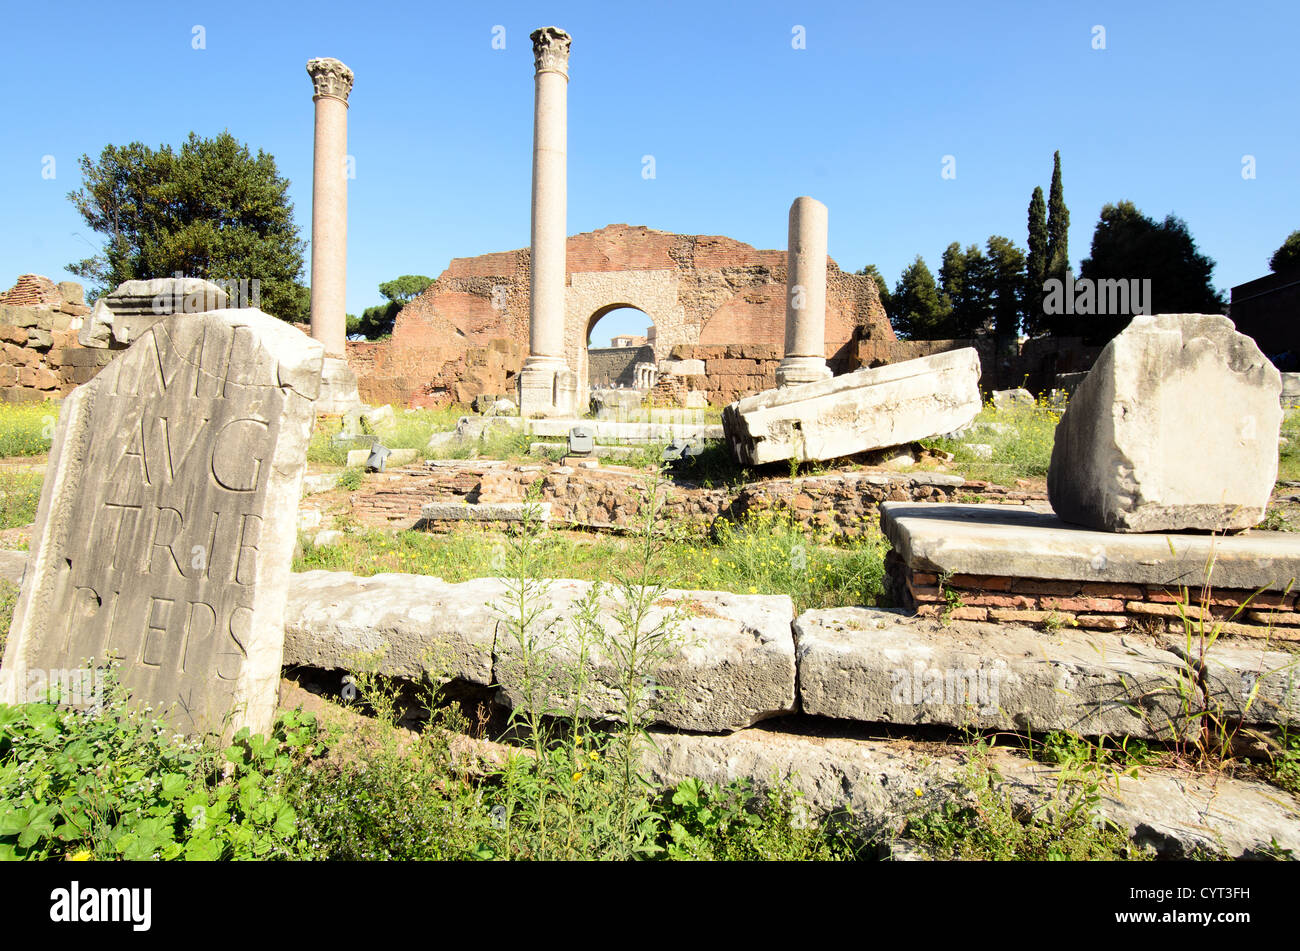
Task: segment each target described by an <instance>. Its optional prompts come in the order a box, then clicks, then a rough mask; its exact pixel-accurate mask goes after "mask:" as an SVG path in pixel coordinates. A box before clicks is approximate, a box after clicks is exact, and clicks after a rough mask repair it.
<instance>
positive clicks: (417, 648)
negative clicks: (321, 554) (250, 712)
mask: <svg viewBox="0 0 1300 951" xmlns="http://www.w3.org/2000/svg"><path fill="white" fill-rule="evenodd" d="M500 594H501V583H500V582H499V581H497V580H495V579H492V578H480V579H475V580H473V581H466V582H463V583H461V584H449V583H447V582H445V581H442V580H440V579H438V578H430V577H427V576H424V575H407V574H379V575H372V576H371V577H368V578H364V577H360V576H358V575H354V574H351V573H349V572H345V571H306V572H302V573H298V574H295V575H293V581H292V584H290V586H289V599H288V604H287V606H286V608H285V615H284V619H285V637H284V662H285V664H286V665H289V666H293V665H302V666H308V667H321V668H325V669H331V670H350V669H356V668H357V666H358V664H359V663H360V661H359V658H360V657H362V656H363V655H368V656H378V655H380V654H381V653H382V659H381V660H380V661H379V664H378V671H377V672H379V673H383V674H386V675H388V676H392V677H403V678H407V679H415V680H420V679H422V678H423V677H424V676H425V675H426V674H428V675H431V676H435V677H436V676H443V677H452V678H455V679H459V680H464V681H468V682H469V683H474V684H479V685H481V686H485V687H486V686H488V685H490V684H491V683H492V645H493V642H494V640H495V637H496V625H497V616H496V615H495V613H494V612H493V610H492V608H491V607H490V602H491V601H492V600H493V599H496V598H498V597H499V596H500Z"/></svg>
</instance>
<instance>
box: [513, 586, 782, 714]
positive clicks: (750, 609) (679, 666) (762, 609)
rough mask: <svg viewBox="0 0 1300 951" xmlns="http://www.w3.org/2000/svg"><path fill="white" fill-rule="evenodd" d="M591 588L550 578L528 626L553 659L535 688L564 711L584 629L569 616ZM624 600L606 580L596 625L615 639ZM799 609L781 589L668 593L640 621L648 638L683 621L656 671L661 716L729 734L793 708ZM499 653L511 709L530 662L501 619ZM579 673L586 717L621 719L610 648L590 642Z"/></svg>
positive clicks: (570, 701)
mask: <svg viewBox="0 0 1300 951" xmlns="http://www.w3.org/2000/svg"><path fill="white" fill-rule="evenodd" d="M591 588H592V585H591V583H590V582H585V581H553V582H550V583H549V586H548V588H547V590H546V593H545V597H544V601H545V604H546V607H545V609H544V610H543V612H542V614H541V616H540V617H539V618H538V619H537V621H536V623H535V627H534V628H532V629H531V630H532V633H531V636H532V637H533V638H534V639H535V643H536V644H538V645H539V646H541V647H542V648H543V649H544V650H545V651H546V652H547V655H548V659H547V661H546V663H547V664H548V665H550V667H549V669H547V670H546V671H545V672H544V674H543V677H542V679H543V681H544V686H540V685H539V687H538V689H539V690H542V691H545V693H546V697H547V705H548V706H553V707H555V708H556V709H559V710H568V709H571V708H572V705H573V681H572V676H573V673H574V671H575V670H576V669H577V665H578V656H579V635H578V633H577V631H576V630H575V626H574V624H573V623H572V619H573V618H574V617H575V616H576V614H577V611H578V608H579V605H580V604H581V602H582V601H583V599H584V598H585V597H586V596H587V594H588V593H589V592H590V591H591ZM618 597H619V595H618V594H617V593H616V592H615V590H614V589H613V588H612V587H611V586H608V585H606V586H604V591H603V594H602V596H601V597H600V599H599V602H598V610H597V613H596V617H595V623H596V625H597V626H598V627H600V628H601V629H603V630H604V631H606V632H608V633H610V634H612V635H614V636H615V637H621V636H623V632H622V627H621V621H620V619H619V616H618V609H619V605H620V604H621V602H620V601H619V600H618ZM793 616H794V605H793V603H792V602H791V601H790V599H789V598H788V597H785V596H783V595H782V596H772V595H738V594H731V593H729V592H725V591H678V590H667V591H664V592H663V593H662V595H661V596H660V597H659V598H658V599H657V600H656V601H655V602H654V604H653V606H652V607H651V608H650V610H649V612H648V614H647V616H646V617H645V619H644V621H643V625H642V628H641V630H642V632H643V637H644V635H645V634H646V633H649V632H653V631H655V630H657V629H658V628H659V626H660V625H662V624H664V623H665V622H667V621H668V620H669V619H670V618H673V617H676V618H677V620H676V628H675V634H674V635H673V637H674V643H676V644H677V649H676V650H674V651H673V652H672V654H671V655H670V656H669V657H668V659H667V660H665V661H664V662H663V663H661V664H659V665H658V666H657V667H656V668H655V669H654V670H653V671H651V672H650V674H651V676H652V679H653V682H652V683H651V684H650V685H649V694H650V695H651V696H653V698H654V701H655V704H656V710H655V714H654V719H655V722H657V723H660V724H663V725H666V726H672V727H677V728H679V729H683V730H694V731H699V732H707V733H717V732H731V731H733V730H739V729H743V728H744V727H747V726H751V725H752V724H754V723H757V722H758V721H760V720H763V719H766V718H768V717H772V716H779V715H781V714H785V713H791V712H793V711H794V710H795V663H794V639H793V636H792V635H791V631H790V622H791V620H792V619H793ZM643 643H644V642H643ZM643 650H644V647H643ZM496 654H497V660H496V668H495V674H496V679H497V683H498V684H499V685H500V689H499V691H498V697H499V699H500V700H501V701H502V702H503V703H504V704H506V705H507V706H512V707H513V706H515V705H517V704H518V703H519V702H520V699H521V698H522V696H523V694H524V689H525V680H524V667H523V665H522V664H521V662H520V651H519V645H518V638H517V636H515V635H514V634H512V633H511V631H510V628H509V626H508V625H506V624H504V623H503V625H502V626H501V627H500V628H499V629H498V635H497V642H496ZM582 670H583V671H584V672H585V676H586V678H587V686H586V690H585V701H586V707H587V710H588V713H587V715H588V716H595V717H609V718H613V719H620V718H621V713H620V711H622V710H623V709H624V707H625V702H624V698H623V696H622V695H621V694H620V692H619V690H618V687H617V684H618V683H619V678H620V673H619V670H618V669H617V665H616V664H615V663H614V661H613V659H612V655H611V653H610V652H609V651H608V650H605V649H602V647H601V645H600V644H599V643H596V644H591V645H590V646H589V647H588V648H587V654H586V659H585V662H584V663H583V665H582Z"/></svg>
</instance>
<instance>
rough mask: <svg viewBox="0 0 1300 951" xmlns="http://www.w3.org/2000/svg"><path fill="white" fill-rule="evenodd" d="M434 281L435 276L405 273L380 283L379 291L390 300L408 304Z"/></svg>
mask: <svg viewBox="0 0 1300 951" xmlns="http://www.w3.org/2000/svg"><path fill="white" fill-rule="evenodd" d="M432 283H433V278H431V277H425V276H424V275H423V274H403V275H402V276H401V277H395V278H393V279H392V280H391V281H384V282H383V283H382V284H380V285H379V293H381V294H383V295H384V296H385V297H387V298H388V299H389V300H390V301H394V302H396V303H399V304H406V303H409V302H411V301H413V300H415V298H417V297H419V296H420V295H421V294H423V293H424V292H425V291H426V290H427V289H428V287H429V285H430V284H432Z"/></svg>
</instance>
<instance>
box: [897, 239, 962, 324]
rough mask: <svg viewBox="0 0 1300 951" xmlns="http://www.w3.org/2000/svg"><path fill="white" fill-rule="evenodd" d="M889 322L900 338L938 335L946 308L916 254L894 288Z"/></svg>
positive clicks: (924, 266) (945, 318)
mask: <svg viewBox="0 0 1300 951" xmlns="http://www.w3.org/2000/svg"><path fill="white" fill-rule="evenodd" d="M893 305H894V310H893V313H892V314H891V315H890V323H891V324H892V325H893V327H894V332H895V333H897V334H898V335H899V336H900V337H905V338H908V339H911V340H933V339H937V338H942V336H943V333H942V331H943V329H944V327H945V325H946V323H947V320H948V314H949V310H950V308H949V307H948V306H947V305H946V302H945V301H944V300H943V298H942V297H941V296H940V294H939V288H938V286H937V285H936V284H935V283H934V275H933V274H932V273H930V269H929V267H927V266H926V263H925V259H924V258H922V257H921V256H920V255H919V254H918V255H917V256H916V260H915V261H913V262H912V263H911V264H909V265H908V266H907V267H906V268H904V269H903V273H902V275H901V276H900V277H899V279H898V284H897V285H896V286H895V288H894V295H893Z"/></svg>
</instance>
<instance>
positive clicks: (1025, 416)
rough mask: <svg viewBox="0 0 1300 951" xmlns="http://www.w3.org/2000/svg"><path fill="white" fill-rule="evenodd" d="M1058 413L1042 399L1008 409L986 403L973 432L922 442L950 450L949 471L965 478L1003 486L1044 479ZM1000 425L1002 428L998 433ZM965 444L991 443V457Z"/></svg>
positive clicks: (1058, 410) (1058, 416) (989, 444)
mask: <svg viewBox="0 0 1300 951" xmlns="http://www.w3.org/2000/svg"><path fill="white" fill-rule="evenodd" d="M1061 413H1062V410H1061V409H1059V408H1054V407H1051V406H1048V405H1047V404H1046V403H1044V402H1041V401H1040V402H1039V403H1036V404H1035V405H1033V406H1015V407H1012V408H1010V409H997V408H996V407H995V406H993V404H992V403H989V404H986V405H985V407H984V408H983V409H982V410H980V414H979V415H978V416H977V417H975V423H974V427H973V429H972V431H971V432H970V433H968V434H966V435H964V436H963V437H962V439H960V440H957V439H943V438H934V439H926V440H922V442H923V444H924V445H925V446H926V447H927V448H929V449H941V450H944V451H946V452H951V453H952V454H953V457H954V458H953V461H952V462H951V463H949V464H948V466H947V468H948V471H951V472H955V473H957V474H958V475H961V476H963V477H964V478H967V479H972V480H978V481H983V482H996V483H999V484H1002V485H1007V484H1010V483H1014V482H1015V480H1016V479H1043V478H1046V477H1047V466H1048V463H1050V462H1051V460H1052V444H1053V443H1054V441H1055V438H1056V424H1057V423H1058V422H1060V420H1061ZM1000 428H1002V429H1004V431H1002V432H999V431H998V429H1000ZM968 443H984V444H986V445H988V446H991V447H992V449H993V455H992V458H990V459H981V458H979V457H978V456H976V455H975V453H974V452H972V451H971V449H970V447H969V446H968V445H967V444H968Z"/></svg>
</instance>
